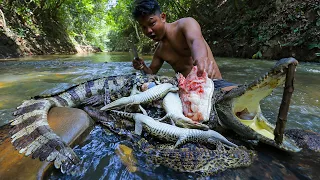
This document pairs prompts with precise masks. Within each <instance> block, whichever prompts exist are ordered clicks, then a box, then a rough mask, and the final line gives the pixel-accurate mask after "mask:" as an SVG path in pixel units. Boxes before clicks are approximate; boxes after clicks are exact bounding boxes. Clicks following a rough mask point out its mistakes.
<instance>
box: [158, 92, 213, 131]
mask: <svg viewBox="0 0 320 180" xmlns="http://www.w3.org/2000/svg"><path fill="white" fill-rule="evenodd" d="M162 104H163V108H164V109H165V111H166V113H167V114H166V115H165V116H164V117H163V118H161V119H159V121H162V120H164V119H166V118H170V119H171V120H172V121H173V122H174V123H175V124H176V125H177V126H179V127H183V128H194V129H203V130H208V129H209V127H208V126H207V125H205V124H202V123H198V122H196V121H192V120H191V119H190V118H188V117H186V116H184V115H183V112H182V103H181V99H180V97H179V94H178V93H174V92H169V93H168V94H167V95H166V96H165V97H164V98H163V102H162Z"/></svg>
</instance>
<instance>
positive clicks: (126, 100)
mask: <svg viewBox="0 0 320 180" xmlns="http://www.w3.org/2000/svg"><path fill="white" fill-rule="evenodd" d="M131 103H133V100H132V97H130V96H129V97H123V98H120V99H117V100H115V101H113V102H111V103H109V104H107V105H105V106H103V107H102V108H101V109H100V110H101V111H106V110H109V109H114V108H117V107H121V106H125V105H129V104H131Z"/></svg>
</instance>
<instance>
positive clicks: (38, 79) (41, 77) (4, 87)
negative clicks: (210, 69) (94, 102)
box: [0, 53, 320, 179]
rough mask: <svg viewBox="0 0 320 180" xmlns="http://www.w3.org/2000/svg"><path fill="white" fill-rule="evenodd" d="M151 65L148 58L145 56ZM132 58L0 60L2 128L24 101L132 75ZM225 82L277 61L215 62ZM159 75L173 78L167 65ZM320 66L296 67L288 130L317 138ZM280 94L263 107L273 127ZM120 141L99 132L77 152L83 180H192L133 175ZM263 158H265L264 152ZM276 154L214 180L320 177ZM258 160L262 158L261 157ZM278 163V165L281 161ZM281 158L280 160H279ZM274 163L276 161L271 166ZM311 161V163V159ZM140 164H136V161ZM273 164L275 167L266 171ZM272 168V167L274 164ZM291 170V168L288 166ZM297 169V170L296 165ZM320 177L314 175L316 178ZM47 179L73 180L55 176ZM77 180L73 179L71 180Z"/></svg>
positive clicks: (160, 172)
mask: <svg viewBox="0 0 320 180" xmlns="http://www.w3.org/2000/svg"><path fill="white" fill-rule="evenodd" d="M143 58H145V59H146V60H149V61H147V62H150V59H151V58H152V57H151V56H144V57H143ZM131 59H132V55H131V54H129V53H98V54H91V55H82V56H80V55H66V56H61V55H54V56H37V57H30V58H29V57H28V58H22V59H9V60H0V126H2V125H4V124H7V123H8V122H9V121H10V120H11V119H12V116H11V113H12V112H13V110H14V109H15V107H17V106H18V105H20V104H21V102H22V101H23V100H25V99H30V98H31V97H33V96H36V95H39V94H51V93H54V92H58V91H60V90H62V89H65V88H67V87H70V86H72V85H75V84H78V83H81V82H85V81H87V80H91V79H96V78H99V77H104V76H110V75H120V74H128V73H132V72H134V71H135V70H134V69H133V68H132V66H131ZM216 61H217V63H218V64H219V67H220V71H221V73H222V75H223V78H224V79H226V80H227V81H231V82H234V83H238V84H243V83H250V82H251V81H253V80H254V79H256V78H257V77H259V76H261V75H262V74H264V73H265V72H267V71H268V70H269V69H270V68H271V67H272V66H273V65H274V64H275V62H276V61H264V60H248V59H233V58H216ZM159 74H161V75H167V76H173V75H174V71H173V70H171V68H170V66H169V65H168V64H164V67H163V68H162V69H161V70H160V72H159ZM319 77H320V64H316V63H302V62H300V64H299V66H298V68H297V72H296V78H295V84H294V87H295V91H294V93H293V96H292V100H291V106H290V110H289V114H288V122H287V128H300V129H309V130H312V131H315V132H320V91H319V90H320V81H319ZM281 98H282V88H278V89H276V90H275V91H274V92H273V93H272V95H271V96H269V97H267V98H265V99H264V100H263V101H262V102H261V108H262V111H263V114H264V115H265V117H267V118H268V119H269V120H270V121H271V122H272V123H274V122H275V120H276V117H277V114H278V108H279V105H280V103H281ZM119 143H121V141H120V140H119V139H118V138H117V137H116V136H114V135H113V134H110V133H105V131H104V130H103V129H102V128H100V127H99V126H97V127H96V128H95V129H94V130H93V131H92V133H91V135H90V137H89V138H88V140H87V141H86V142H85V143H84V144H82V145H80V146H78V147H76V148H75V151H76V152H77V153H78V154H79V156H80V157H84V158H86V161H87V163H86V166H87V169H88V171H87V172H86V173H85V175H84V176H82V178H83V179H145V178H148V179H193V178H195V177H194V176H193V175H188V174H183V173H176V172H174V171H172V170H170V169H166V168H163V167H159V168H154V167H148V166H146V164H145V163H144V165H143V162H141V163H140V167H139V171H138V172H135V173H131V172H129V171H128V170H127V169H126V166H125V165H123V164H122V163H121V161H120V158H119V156H118V155H117V154H116V153H115V150H116V148H117V147H118V145H119ZM263 151H265V150H262V154H264V153H266V152H263ZM276 152H278V151H275V152H273V153H270V152H268V155H262V156H260V155H259V160H258V161H257V160H256V161H255V162H254V165H253V167H250V168H247V169H245V170H232V171H226V172H227V173H220V175H218V176H216V177H220V178H221V177H224V178H226V179H228V178H231V179H235V178H240V179H241V178H253V179H260V177H262V179H268V177H269V178H273V179H288V178H289V179H292V178H293V179H301V178H302V179H304V178H305V179H309V178H312V177H319V176H320V174H319V173H318V172H315V171H316V166H319V165H320V160H319V156H317V159H316V160H315V161H312V160H310V159H306V158H304V156H294V157H292V156H290V158H288V159H290V160H291V161H292V162H291V161H290V160H288V159H286V157H283V156H279V155H278V153H279V152H278V153H276ZM260 154H261V153H260ZM279 158H280V159H279ZM281 158H282V159H281ZM275 159H276V160H275ZM311 159H312V158H311ZM138 161H139V159H138ZM270 162H272V163H273V164H275V165H272V166H271V165H270ZM272 163H271V164H272ZM290 163H291V164H293V165H291V164H290ZM298 163H299V164H300V165H301V167H298V166H295V165H294V164H298ZM317 173H318V174H317ZM317 175H318V176H317ZM50 179H73V178H71V177H69V176H64V175H61V174H59V173H54V174H53V175H52V176H51V178H50ZM75 179H76V178H75Z"/></svg>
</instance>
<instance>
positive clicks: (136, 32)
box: [0, 0, 320, 61]
mask: <svg viewBox="0 0 320 180" xmlns="http://www.w3.org/2000/svg"><path fill="white" fill-rule="evenodd" d="M112 2H113V1H112V0H81V1H76V0H0V10H1V11H0V35H1V37H0V39H1V41H2V42H0V46H1V47H8V45H11V46H12V45H16V46H21V45H23V44H24V45H25V46H24V47H22V48H21V47H20V51H21V52H20V53H24V54H26V53H33V54H41V53H42V54H46V53H66V52H74V51H75V49H74V45H75V44H77V45H81V46H88V45H92V46H95V47H99V48H100V49H102V50H106V51H128V50H129V47H130V46H129V44H128V41H129V40H130V41H133V42H134V43H135V44H136V45H137V47H138V50H139V51H140V53H152V51H153V50H154V47H155V44H154V42H152V41H150V40H148V39H147V38H146V37H145V36H143V34H142V33H141V30H140V29H139V27H138V24H137V23H136V22H135V21H134V20H133V18H132V17H131V10H132V8H133V2H134V1H133V0H117V2H116V3H115V4H112ZM158 2H159V4H160V5H161V7H162V10H163V11H164V12H165V13H166V14H167V17H168V19H167V21H168V22H172V21H175V20H176V19H179V18H182V17H193V18H195V19H196V20H197V21H198V22H199V24H200V25H201V27H202V31H203V35H204V38H205V39H206V40H207V42H208V44H209V45H210V46H211V48H212V51H213V53H214V55H216V56H228V57H245V58H267V59H277V58H280V57H282V56H295V57H297V58H298V59H299V60H305V61H309V60H311V61H320V60H319V59H320V40H319V39H320V30H319V29H320V5H319V4H320V3H319V1H318V0H158ZM0 51H1V50H0ZM51 51H52V52H51ZM18 53H19V52H18Z"/></svg>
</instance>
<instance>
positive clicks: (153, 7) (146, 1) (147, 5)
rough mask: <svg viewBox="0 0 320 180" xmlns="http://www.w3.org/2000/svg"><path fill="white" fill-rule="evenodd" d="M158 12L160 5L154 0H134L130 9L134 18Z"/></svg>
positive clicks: (159, 11)
mask: <svg viewBox="0 0 320 180" xmlns="http://www.w3.org/2000/svg"><path fill="white" fill-rule="evenodd" d="M160 13H161V10H160V6H159V4H158V2H157V1H155V0H136V1H135V7H134V10H133V11H132V15H133V18H134V19H138V18H139V17H144V16H149V15H153V14H160Z"/></svg>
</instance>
